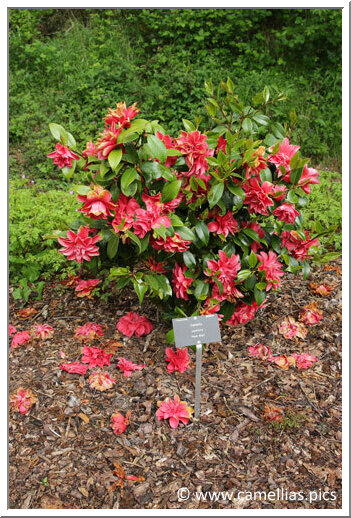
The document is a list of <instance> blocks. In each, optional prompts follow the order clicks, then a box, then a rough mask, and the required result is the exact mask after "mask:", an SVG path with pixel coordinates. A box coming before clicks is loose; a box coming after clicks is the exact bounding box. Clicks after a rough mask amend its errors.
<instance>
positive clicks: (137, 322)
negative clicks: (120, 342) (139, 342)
mask: <svg viewBox="0 0 351 518" xmlns="http://www.w3.org/2000/svg"><path fill="white" fill-rule="evenodd" d="M153 328H154V326H153V325H152V324H151V322H150V320H148V319H147V318H146V317H145V316H144V315H138V313H134V312H133V311H130V312H129V313H127V314H126V315H124V316H123V317H122V318H120V319H119V321H118V322H117V325H116V329H117V330H118V331H120V332H121V333H123V334H124V335H125V336H133V335H134V334H135V336H138V337H140V336H143V335H148V334H149V333H151V331H152V330H153Z"/></svg>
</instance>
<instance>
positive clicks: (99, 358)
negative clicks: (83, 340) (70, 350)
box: [82, 345, 112, 368]
mask: <svg viewBox="0 0 351 518" xmlns="http://www.w3.org/2000/svg"><path fill="white" fill-rule="evenodd" d="M82 352H83V356H82V362H83V363H87V364H88V365H89V367H101V368H103V367H104V365H110V358H111V356H112V353H106V352H105V351H104V350H103V349H99V348H98V347H89V346H87V345H85V346H84V348H83V351H82Z"/></svg>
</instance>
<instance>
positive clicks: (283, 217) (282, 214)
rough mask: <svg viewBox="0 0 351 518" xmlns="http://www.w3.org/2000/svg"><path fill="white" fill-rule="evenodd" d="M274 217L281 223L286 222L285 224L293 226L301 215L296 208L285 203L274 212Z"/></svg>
mask: <svg viewBox="0 0 351 518" xmlns="http://www.w3.org/2000/svg"><path fill="white" fill-rule="evenodd" d="M273 214H274V216H277V218H278V219H279V220H280V221H284V223H289V225H293V224H294V222H295V219H296V218H297V216H299V215H300V213H299V212H298V211H297V210H296V209H295V206H294V205H292V204H291V203H283V204H282V205H280V206H279V207H277V208H276V209H274V211H273Z"/></svg>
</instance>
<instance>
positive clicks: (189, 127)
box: [182, 119, 196, 133]
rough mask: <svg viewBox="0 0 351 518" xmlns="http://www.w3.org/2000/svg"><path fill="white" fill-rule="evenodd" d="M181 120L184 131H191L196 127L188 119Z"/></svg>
mask: <svg viewBox="0 0 351 518" xmlns="http://www.w3.org/2000/svg"><path fill="white" fill-rule="evenodd" d="M182 122H183V126H184V128H185V131H187V132H188V133H190V132H191V131H196V128H195V126H194V124H193V123H192V122H190V121H188V120H187V119H182Z"/></svg>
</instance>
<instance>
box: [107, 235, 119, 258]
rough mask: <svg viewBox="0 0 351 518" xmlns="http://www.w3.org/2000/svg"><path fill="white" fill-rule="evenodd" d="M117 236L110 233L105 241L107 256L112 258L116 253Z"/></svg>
mask: <svg viewBox="0 0 351 518" xmlns="http://www.w3.org/2000/svg"><path fill="white" fill-rule="evenodd" d="M118 245H119V237H118V236H114V235H112V236H111V237H110V239H109V241H108V243H107V257H108V258H109V259H113V258H114V257H115V255H116V254H117V250H118Z"/></svg>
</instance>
